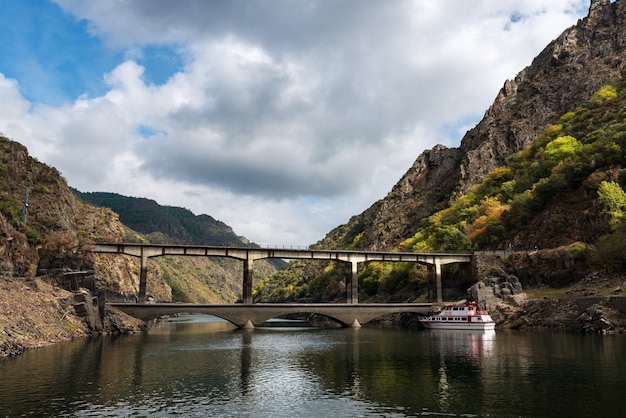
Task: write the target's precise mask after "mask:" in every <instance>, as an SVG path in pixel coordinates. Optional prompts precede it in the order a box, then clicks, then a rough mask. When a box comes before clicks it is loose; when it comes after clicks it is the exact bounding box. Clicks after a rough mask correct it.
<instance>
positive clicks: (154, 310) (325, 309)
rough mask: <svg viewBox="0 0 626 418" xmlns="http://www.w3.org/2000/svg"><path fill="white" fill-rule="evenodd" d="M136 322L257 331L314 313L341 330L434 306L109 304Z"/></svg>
mask: <svg viewBox="0 0 626 418" xmlns="http://www.w3.org/2000/svg"><path fill="white" fill-rule="evenodd" d="M108 305H109V306H111V307H114V308H117V309H119V310H121V311H123V312H125V313H127V314H129V315H131V316H134V317H135V318H139V319H142V320H144V321H149V320H151V319H154V318H158V317H161V316H163V315H176V314H185V313H200V314H208V315H213V316H217V317H220V318H222V319H225V320H227V321H229V322H231V323H233V324H235V325H237V326H238V327H240V328H254V327H257V326H259V325H261V324H263V323H264V322H266V321H267V320H268V319H271V318H277V317H280V316H284V315H288V314H294V313H313V314H318V315H322V316H325V317H327V318H330V319H333V320H335V321H337V322H338V323H339V324H340V325H342V326H349V327H355V328H358V327H360V326H361V325H363V324H366V323H368V322H369V321H371V320H373V319H376V318H379V317H381V316H384V315H388V314H392V313H415V314H421V315H424V314H426V313H428V311H429V310H430V309H431V307H432V304H431V303H381V304H356V305H355V304H333V303H298V304H292V303H255V304H252V305H244V304H232V305H213V304H211V305H199V304H192V303H154V304H152V303H109V304H108Z"/></svg>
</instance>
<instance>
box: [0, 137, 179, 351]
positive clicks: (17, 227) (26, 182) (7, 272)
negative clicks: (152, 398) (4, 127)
mask: <svg viewBox="0 0 626 418" xmlns="http://www.w3.org/2000/svg"><path fill="white" fill-rule="evenodd" d="M26 197H28V200H27V203H28V206H26V205H25V203H26V202H25V201H26ZM26 208H27V209H28V210H25V209H26ZM124 236H125V230H124V227H123V225H122V224H121V223H120V222H119V220H118V219H117V216H116V215H115V214H114V213H113V212H112V211H110V210H108V209H102V208H95V207H92V206H88V205H85V204H83V203H81V202H80V201H78V200H77V199H76V198H75V197H74V195H73V194H72V192H71V190H70V188H69V187H68V186H67V184H66V182H65V180H64V179H63V177H61V175H60V174H59V173H58V171H57V170H56V169H54V168H52V167H49V166H47V165H46V164H42V163H40V162H38V161H36V160H35V159H33V158H31V157H29V155H28V151H27V149H26V148H25V147H24V146H22V145H21V144H19V143H17V142H14V141H11V140H9V139H7V138H3V137H0V267H1V270H0V307H1V308H2V309H0V353H1V354H2V355H4V354H15V353H17V352H19V351H21V350H22V349H23V348H28V347H36V346H39V345H42V344H46V343H51V342H56V341H59V340H62V339H67V338H72V337H75V336H79V335H87V334H94V333H108V332H118V331H125V330H131V329H132V330H137V329H139V328H138V326H137V324H136V323H135V321H133V320H132V319H129V318H121V317H120V316H119V315H114V314H112V313H111V312H107V311H106V309H105V306H104V297H105V295H106V294H112V293H119V292H123V291H126V290H127V291H129V292H130V291H132V288H133V287H134V288H136V287H137V283H135V282H137V280H136V278H135V279H134V280H131V282H132V283H130V286H128V288H126V287H125V285H123V284H120V281H118V280H117V276H109V275H107V274H106V272H107V270H106V269H105V268H104V267H105V266H107V267H110V266H118V267H119V268H120V269H123V270H124V271H127V272H128V277H136V276H137V275H136V274H134V275H132V271H133V270H134V271H138V267H134V264H133V263H135V261H131V260H128V259H126V258H123V257H118V258H117V259H115V260H112V261H111V262H110V263H107V262H106V259H105V258H104V256H102V257H101V256H95V255H93V254H91V253H88V252H87V251H86V246H87V245H88V244H89V243H90V242H91V241H92V240H94V239H95V238H98V239H101V240H107V241H121V240H123V239H124ZM120 277H122V278H123V277H124V276H120ZM157 278H158V276H157ZM152 292H153V294H156V295H158V297H160V298H161V299H162V300H168V298H169V299H171V289H169V287H168V286H167V285H166V284H165V283H164V282H163V280H160V282H159V283H155V284H154V286H153V287H152ZM125 323H126V324H132V325H130V326H128V327H127V326H126V325H125ZM52 329H54V330H55V331H54V332H49V331H46V330H52Z"/></svg>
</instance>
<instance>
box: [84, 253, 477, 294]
mask: <svg viewBox="0 0 626 418" xmlns="http://www.w3.org/2000/svg"><path fill="white" fill-rule="evenodd" d="M91 251H92V252H95V253H110V254H111V253H112V254H125V255H130V256H134V257H139V258H140V259H141V271H140V274H139V297H138V299H139V303H145V302H146V283H147V276H148V259H149V258H151V257H159V256H165V255H177V256H196V257H198V256H200V257H229V258H235V259H238V260H242V261H243V304H244V305H252V287H253V286H252V278H253V263H254V261H255V260H261V259H267V258H279V259H287V260H293V259H306V260H330V261H341V262H344V263H349V264H350V266H351V270H350V274H349V275H348V276H347V279H346V298H347V304H349V305H355V304H358V303H359V291H358V280H357V271H358V264H359V263H364V262H369V261H388V262H410V263H418V264H423V265H426V266H428V269H429V273H430V274H434V276H435V280H436V289H437V302H438V303H442V301H443V296H442V289H441V266H443V265H446V264H452V263H470V262H471V261H472V254H471V253H459V254H447V253H445V254H433V253H401V252H378V251H348V250H311V249H306V250H304V249H295V250H294V249H284V248H249V247H221V246H203V245H166V244H132V243H102V244H93V246H92V247H91Z"/></svg>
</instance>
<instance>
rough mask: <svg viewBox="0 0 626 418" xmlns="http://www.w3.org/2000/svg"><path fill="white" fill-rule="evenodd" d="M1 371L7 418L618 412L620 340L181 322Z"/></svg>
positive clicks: (623, 369)
mask: <svg viewBox="0 0 626 418" xmlns="http://www.w3.org/2000/svg"><path fill="white" fill-rule="evenodd" d="M1 367H2V369H1V377H2V379H0V416H18V415H35V416H84V415H89V416H129V415H140V416H171V415H184V416H244V417H245V416H255V417H259V416H260V417H263V416H272V417H276V416H285V417H287V416H289V417H291V416H329V415H333V416H337V417H343V416H416V415H447V416H453V415H456V416H460V415H464V416H498V417H507V416H533V417H542V416H545V417H548V416H571V417H577V416H579V417H582V416H619V413H620V412H621V409H622V405H621V403H622V394H621V390H620V388H622V387H624V385H625V384H626V339H624V338H622V339H620V338H612V337H609V338H606V337H596V336H578V335H567V334H523V333H507V332H501V331H498V332H497V334H496V333H495V332H488V333H485V332H473V331H443V330H429V331H420V330H410V329H388V328H386V329H376V328H367V327H365V328H361V329H358V330H355V329H316V328H267V329H259V328H257V329H255V330H236V329H234V327H232V326H231V325H229V324H228V323H225V322H216V321H215V320H214V319H208V318H206V317H185V318H180V319H176V320H175V321H172V322H169V323H162V324H159V325H158V326H157V327H155V328H153V329H152V330H151V331H150V333H148V334H139V335H133V336H126V337H121V338H97V339H85V340H77V341H74V342H72V343H68V344H61V345H58V346H54V347H49V348H46V349H42V350H36V351H32V352H27V353H25V354H24V355H22V356H20V357H17V358H12V359H4V360H2V362H1ZM572 393H575V394H576V396H575V397H574V398H573V399H572V396H571V394H572ZM616 414H617V415H616Z"/></svg>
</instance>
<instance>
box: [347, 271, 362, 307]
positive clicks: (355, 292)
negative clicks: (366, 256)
mask: <svg viewBox="0 0 626 418" xmlns="http://www.w3.org/2000/svg"><path fill="white" fill-rule="evenodd" d="M358 266H359V263H357V262H356V261H351V262H350V273H349V274H348V276H347V280H346V296H347V303H349V304H358V303H359V279H358V278H357V277H356V275H357V272H358Z"/></svg>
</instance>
